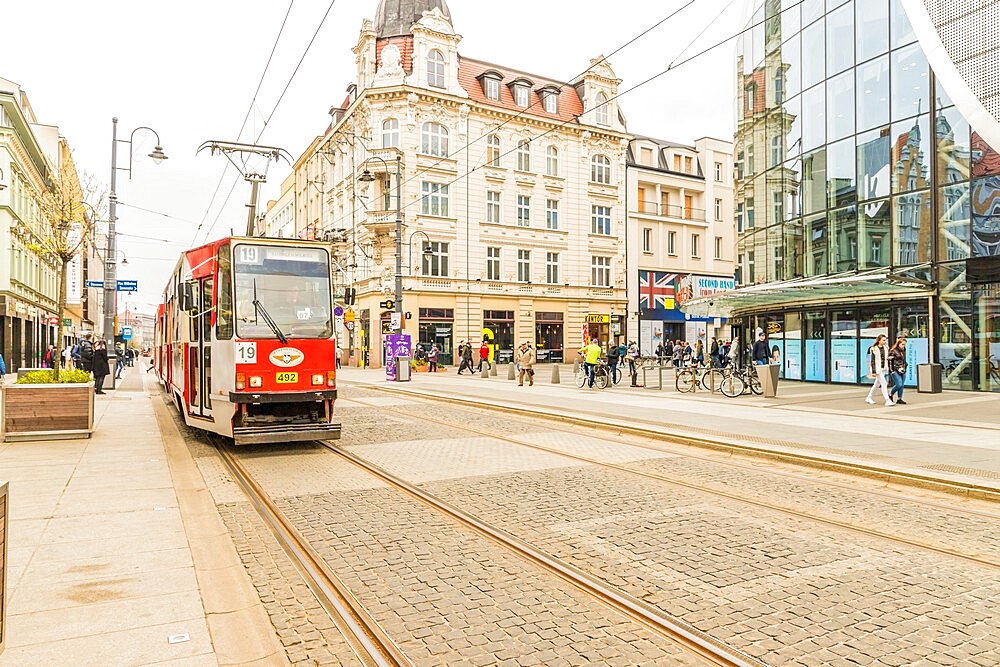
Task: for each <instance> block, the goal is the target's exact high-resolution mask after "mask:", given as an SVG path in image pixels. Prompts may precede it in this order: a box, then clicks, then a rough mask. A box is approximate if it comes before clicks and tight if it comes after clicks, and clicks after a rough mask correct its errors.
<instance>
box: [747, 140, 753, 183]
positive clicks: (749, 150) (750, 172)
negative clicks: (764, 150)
mask: <svg viewBox="0 0 1000 667" xmlns="http://www.w3.org/2000/svg"><path fill="white" fill-rule="evenodd" d="M753 175H754V163H753V144H747V176H753Z"/></svg>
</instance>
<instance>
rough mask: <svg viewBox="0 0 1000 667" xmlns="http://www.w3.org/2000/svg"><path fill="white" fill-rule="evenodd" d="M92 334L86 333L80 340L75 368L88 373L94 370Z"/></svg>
mask: <svg viewBox="0 0 1000 667" xmlns="http://www.w3.org/2000/svg"><path fill="white" fill-rule="evenodd" d="M93 338H94V334H91V333H88V334H86V335H85V336H84V337H83V340H81V341H80V346H79V347H80V353H79V354H80V358H79V360H78V361H77V364H76V366H77V368H79V369H81V370H85V371H87V372H88V373H93V372H94V343H93Z"/></svg>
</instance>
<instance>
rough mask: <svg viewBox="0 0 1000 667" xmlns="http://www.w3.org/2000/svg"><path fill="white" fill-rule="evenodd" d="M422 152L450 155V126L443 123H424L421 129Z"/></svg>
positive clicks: (438, 155)
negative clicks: (447, 126)
mask: <svg viewBox="0 0 1000 667" xmlns="http://www.w3.org/2000/svg"><path fill="white" fill-rule="evenodd" d="M420 152H421V153H423V154H424V155H435V156H437V157H448V128H446V127H445V126H444V125H442V124H441V123H424V124H423V126H422V127H421V131H420Z"/></svg>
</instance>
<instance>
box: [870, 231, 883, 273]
mask: <svg viewBox="0 0 1000 667" xmlns="http://www.w3.org/2000/svg"><path fill="white" fill-rule="evenodd" d="M871 258H872V264H875V265H877V266H881V265H882V239H881V238H880V237H878V236H876V237H873V238H872V254H871Z"/></svg>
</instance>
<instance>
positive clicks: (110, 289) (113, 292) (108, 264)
mask: <svg viewBox="0 0 1000 667" xmlns="http://www.w3.org/2000/svg"><path fill="white" fill-rule="evenodd" d="M139 130H147V131H149V132H152V133H153V136H155V137H156V147H155V148H153V150H152V152H150V153H149V157H151V158H152V159H153V162H155V163H156V164H160V163H161V162H163V161H164V160H166V159H167V156H166V155H165V154H164V153H163V148H162V147H161V146H160V135H159V134H157V132H156V130H154V129H153V128H151V127H146V126H140V127H137V128H135V129H134V130H132V134H131V135H130V136H129V138H128V140H127V141H126V140H125V139H119V138H118V119H117V118H112V119H111V192H110V193H109V194H108V244H107V248H106V249H105V251H104V338H105V339H106V340H108V341H110V342H111V349H109V350H108V353H109V355H113V354H114V341H115V315H117V306H116V298H117V289H118V261H117V259H118V248H117V243H118V239H117V236H116V234H115V222H116V221H117V220H118V216H117V209H118V194H117V191H116V185H117V176H118V170H119V169H120V170H121V171H127V172H128V176H129V178H130V179H131V178H132V142H133V141H134V140H135V133H136V132H138V131H139ZM120 143H122V144H128V167H119V166H118V144H120ZM124 263H125V262H124V261H123V262H122V264H124Z"/></svg>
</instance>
